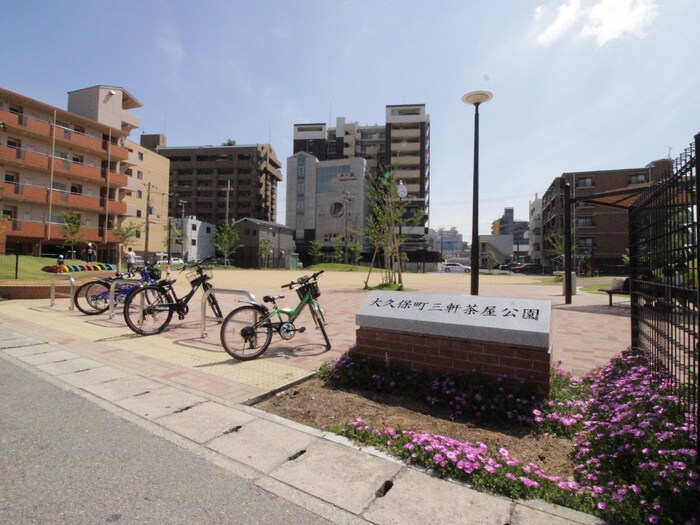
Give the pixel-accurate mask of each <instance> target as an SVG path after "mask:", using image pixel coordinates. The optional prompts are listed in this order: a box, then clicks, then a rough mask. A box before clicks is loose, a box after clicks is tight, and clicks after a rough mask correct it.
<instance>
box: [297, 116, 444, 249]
mask: <svg viewBox="0 0 700 525" xmlns="http://www.w3.org/2000/svg"><path fill="white" fill-rule="evenodd" d="M301 152H305V153H308V154H310V155H313V156H314V157H315V158H317V159H318V160H319V161H322V162H323V161H331V160H338V159H352V158H355V157H358V158H362V159H365V161H366V166H365V170H366V171H365V173H366V175H367V176H368V177H376V176H377V175H378V174H380V173H381V174H383V173H385V172H387V171H391V172H392V174H393V175H392V181H393V182H394V183H395V184H399V182H403V184H404V185H405V186H406V188H407V190H408V195H407V196H406V198H405V199H406V200H407V201H408V208H407V213H406V216H407V217H414V216H416V215H417V214H420V215H422V218H421V220H420V221H419V222H418V224H417V225H409V224H406V223H404V224H403V225H402V227H401V229H402V231H401V233H402V235H403V236H404V237H405V241H404V243H403V249H404V250H405V251H406V252H408V253H409V256H410V253H411V252H412V251H416V250H420V249H422V248H423V244H424V241H425V236H426V234H427V233H428V229H427V224H428V216H429V194H430V116H429V115H427V114H426V112H425V105H424V104H404V105H391V106H386V122H385V124H383V125H372V126H363V125H359V124H358V123H352V122H348V121H346V119H345V118H344V117H339V118H337V119H336V126H335V127H334V128H333V127H328V125H326V124H324V123H310V124H295V125H294V153H295V154H296V153H301ZM288 172H289V170H288ZM356 175H359V174H356ZM290 193H291V194H292V196H291V201H293V202H295V201H296V200H297V194H296V188H295V187H294V185H292V184H289V185H288V187H287V202H288V203H290ZM307 195H308V193H307ZM336 197H337V198H336V200H337V201H338V202H340V198H341V195H337V196H336ZM296 209H297V210H298V209H300V206H296ZM368 211H369V210H366V212H368ZM287 218H288V221H290V220H291V221H292V222H288V223H287V225H288V226H290V227H293V228H294V229H295V230H298V228H297V225H296V219H295V217H290V216H289V213H288V214H287ZM309 235H310V233H308V232H307V233H306V234H305V238H304V239H303V240H305V241H307V242H308V240H310V238H309ZM297 240H298V241H299V240H301V239H299V238H298V237H297Z"/></svg>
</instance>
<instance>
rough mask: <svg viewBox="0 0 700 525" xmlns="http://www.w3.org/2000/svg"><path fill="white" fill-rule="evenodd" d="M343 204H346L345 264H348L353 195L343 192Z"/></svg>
mask: <svg viewBox="0 0 700 525" xmlns="http://www.w3.org/2000/svg"><path fill="white" fill-rule="evenodd" d="M343 202H344V203H345V264H348V215H349V214H350V202H352V195H350V192H349V191H347V190H346V191H344V192H343Z"/></svg>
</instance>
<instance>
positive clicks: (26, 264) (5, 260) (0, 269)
mask: <svg viewBox="0 0 700 525" xmlns="http://www.w3.org/2000/svg"><path fill="white" fill-rule="evenodd" d="M16 261H17V262H18V272H17V279H40V280H44V279H45V280H47V281H48V280H51V278H52V277H55V275H56V274H55V273H48V272H42V271H41V269H42V268H43V267H44V266H52V265H54V264H56V258H55V257H33V256H31V255H20V256H19V257H16V256H15V255H0V281H2V280H14V279H15V262H16ZM66 264H67V265H71V264H87V263H86V262H85V261H83V260H82V259H66Z"/></svg>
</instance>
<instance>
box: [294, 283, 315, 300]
mask: <svg viewBox="0 0 700 525" xmlns="http://www.w3.org/2000/svg"><path fill="white" fill-rule="evenodd" d="M307 291H309V292H311V297H313V298H314V299H318V298H319V297H320V296H321V290H319V289H318V283H315V282H313V283H306V284H305V285H304V286H300V287H299V288H297V295H298V296H299V299H303V298H304V295H306V292H307Z"/></svg>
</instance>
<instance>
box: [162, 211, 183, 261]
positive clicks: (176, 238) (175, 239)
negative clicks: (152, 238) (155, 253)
mask: <svg viewBox="0 0 700 525" xmlns="http://www.w3.org/2000/svg"><path fill="white" fill-rule="evenodd" d="M168 230H170V231H168ZM163 231H164V232H165V238H164V239H163V248H166V249H167V248H168V237H169V238H170V243H171V246H170V248H171V249H172V248H175V247H179V248H180V253H182V251H183V250H182V248H183V245H182V230H181V229H180V228H178V227H177V226H176V225H175V221H173V220H172V219H170V220H168V222H167V223H165V224H164V225H163ZM173 244H174V245H175V246H172V245H173Z"/></svg>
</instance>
